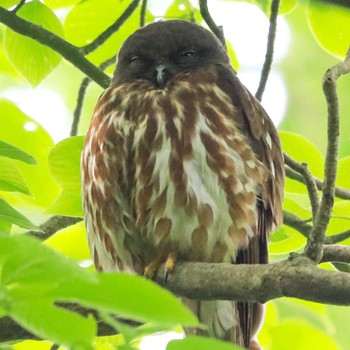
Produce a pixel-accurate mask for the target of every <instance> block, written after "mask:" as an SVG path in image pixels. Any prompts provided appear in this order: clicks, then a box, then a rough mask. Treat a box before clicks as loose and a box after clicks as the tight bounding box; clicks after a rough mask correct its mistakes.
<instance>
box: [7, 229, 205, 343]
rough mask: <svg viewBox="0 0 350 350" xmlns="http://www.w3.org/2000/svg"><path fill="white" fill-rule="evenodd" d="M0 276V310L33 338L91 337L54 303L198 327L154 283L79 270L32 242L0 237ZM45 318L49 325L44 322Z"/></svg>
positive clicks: (81, 323)
mask: <svg viewBox="0 0 350 350" xmlns="http://www.w3.org/2000/svg"><path fill="white" fill-rule="evenodd" d="M0 271H1V280H0V288H1V291H2V298H0V307H2V308H3V309H4V310H5V311H7V313H8V314H9V316H10V317H13V318H14V319H15V320H16V321H17V322H19V323H20V324H22V325H24V326H25V327H26V328H27V329H28V330H30V331H33V332H34V333H35V334H37V335H38V336H42V337H49V338H51V340H54V341H57V342H62V343H64V344H67V345H71V344H72V342H76V341H79V339H80V338H79V337H82V339H81V340H84V339H86V338H89V337H91V334H92V333H93V331H94V330H93V327H92V323H91V324H90V322H89V321H86V320H85V319H82V318H81V317H80V316H79V317H78V316H77V315H74V316H73V315H70V314H67V311H64V310H60V309H58V308H56V306H54V305H53V304H54V303H55V302H56V301H61V302H78V303H79V304H81V305H85V306H88V307H92V308H95V309H97V310H100V311H101V312H107V313H115V314H118V315H120V316H122V317H126V318H129V319H130V318H131V319H134V320H138V321H145V322H153V323H156V324H161V325H162V326H169V327H170V326H175V325H177V324H180V323H181V324H184V325H189V326H198V325H199V323H198V321H197V320H196V318H195V316H194V315H193V314H192V313H191V312H190V311H189V310H187V309H186V308H185V307H184V306H183V305H182V304H181V302H180V301H179V300H178V299H177V298H176V297H175V296H173V295H172V294H171V293H170V292H169V291H167V290H165V289H162V288H161V287H159V286H158V285H156V284H155V283H153V282H151V281H149V280H146V279H144V278H143V277H140V276H135V275H128V274H124V273H109V274H107V273H100V274H97V273H96V272H93V271H89V270H86V269H83V268H81V267H79V265H77V264H76V263H74V262H73V261H72V260H70V259H67V258H65V257H63V256H62V255H60V254H58V253H57V252H55V251H53V250H52V249H49V248H48V247H45V246H44V245H43V244H42V243H41V242H40V241H39V240H38V239H34V238H33V237H29V236H24V235H21V236H9V235H5V234H0ZM38 310H41V311H38ZM48 314H50V315H51V318H50V319H51V321H49V320H48V319H47V322H45V319H46V318H47V317H48ZM52 315H55V316H54V317H52ZM56 317H57V319H56ZM65 323H67V325H69V327H66V326H65ZM75 323H76V324H77V327H75V325H74V324H75ZM68 328H70V329H71V330H72V329H74V330H75V331H74V332H72V331H70V332H69V331H68ZM77 330H79V332H78V331H77ZM75 333H81V335H79V334H75ZM77 338H79V339H77ZM87 340H89V339H87Z"/></svg>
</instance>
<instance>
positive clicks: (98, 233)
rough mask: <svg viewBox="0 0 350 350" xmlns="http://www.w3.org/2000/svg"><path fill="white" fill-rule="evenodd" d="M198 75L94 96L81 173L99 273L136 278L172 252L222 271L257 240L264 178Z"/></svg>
mask: <svg viewBox="0 0 350 350" xmlns="http://www.w3.org/2000/svg"><path fill="white" fill-rule="evenodd" d="M206 72H207V73H206V74H205V78H203V74H201V72H200V70H198V71H197V72H196V74H194V73H191V74H190V75H188V74H187V75H186V74H183V75H179V77H177V78H176V79H175V80H174V81H173V82H172V83H171V84H170V85H168V86H167V87H166V88H165V89H163V90H157V89H155V88H154V87H152V86H151V85H150V84H148V83H147V82H142V81H137V82H133V83H129V84H121V85H118V86H111V87H110V88H109V89H108V90H107V91H106V92H105V94H104V95H103V96H102V98H101V100H100V102H99V104H98V107H97V109H96V111H95V114H94V118H93V121H92V123H91V126H90V130H89V132H88V134H87V137H86V141H85V147H84V151H83V155H82V163H83V166H82V169H83V197H84V209H85V220H86V226H87V231H88V237H89V244H90V248H91V251H92V252H93V257H94V260H95V265H96V266H97V267H100V268H101V269H103V270H104V271H106V270H107V271H108V270H130V271H135V272H137V273H142V272H143V269H144V267H145V266H147V265H148V264H149V263H150V262H151V261H152V260H154V259H155V258H157V257H159V256H161V255H164V256H165V255H166V254H168V253H169V252H170V251H174V250H175V251H176V252H177V253H178V256H179V259H183V260H186V261H207V262H228V261H231V260H234V259H235V254H236V251H237V249H242V248H245V247H246V246H247V245H248V242H249V239H250V238H251V237H253V236H254V235H255V234H256V227H257V211H256V203H257V198H258V196H259V191H260V188H261V186H262V185H263V183H264V181H265V178H266V170H265V168H264V166H263V165H262V163H261V162H260V161H259V160H258V159H257V158H256V155H255V154H254V152H253V151H252V149H251V147H250V145H249V142H248V140H247V138H246V136H245V135H244V134H243V133H242V131H241V130H239V128H238V127H237V126H236V124H235V107H234V106H233V105H232V101H231V100H230V98H229V97H228V96H227V95H226V94H225V93H224V92H223V91H222V90H221V89H220V88H219V87H218V86H217V84H216V76H215V74H214V73H213V74H208V71H206ZM111 106H112V107H111ZM96 203H98V204H96Z"/></svg>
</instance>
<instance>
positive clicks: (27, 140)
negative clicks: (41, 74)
mask: <svg viewBox="0 0 350 350" xmlns="http://www.w3.org/2000/svg"><path fill="white" fill-rule="evenodd" d="M0 110H1V117H2V118H3V119H2V120H3V122H2V123H1V127H0V139H1V140H3V141H5V142H7V143H9V144H11V145H14V146H16V147H18V148H20V149H21V150H23V151H25V152H27V153H28V154H31V155H32V156H33V157H35V159H36V160H37V162H38V165H36V166H34V167H33V166H32V165H29V164H25V163H23V162H17V163H16V166H17V167H18V169H19V170H20V171H21V173H22V175H23V177H24V178H25V181H26V184H27V186H28V188H30V192H31V194H32V196H24V195H22V194H18V193H8V194H6V196H5V195H4V197H6V199H7V200H8V201H9V202H10V203H12V204H14V203H15V204H16V206H17V205H19V204H20V205H22V206H24V205H25V206H28V205H35V206H42V207H46V206H47V205H49V204H50V203H51V202H52V201H53V199H54V198H55V197H56V196H57V193H58V190H59V188H58V186H57V184H56V183H55V182H54V180H53V179H52V176H51V174H50V172H49V169H48V164H47V157H48V152H49V148H50V147H52V146H53V141H52V139H51V137H50V136H49V134H48V133H47V132H46V131H45V130H44V129H43V128H42V127H41V126H40V125H39V124H38V123H37V122H36V121H34V120H33V119H32V118H29V117H28V116H27V115H25V114H24V113H23V112H21V111H20V110H19V109H18V108H17V107H16V106H15V105H14V104H13V103H11V102H9V101H6V100H2V101H1V100H0ZM5 121H6V122H5ZM29 126H30V128H29ZM28 129H29V130H28Z"/></svg>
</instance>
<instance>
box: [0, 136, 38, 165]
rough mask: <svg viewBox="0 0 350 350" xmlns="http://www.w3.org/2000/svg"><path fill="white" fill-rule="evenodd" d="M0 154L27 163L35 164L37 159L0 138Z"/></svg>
mask: <svg viewBox="0 0 350 350" xmlns="http://www.w3.org/2000/svg"><path fill="white" fill-rule="evenodd" d="M0 156H2V157H8V158H12V159H16V160H20V161H21V162H24V163H27V164H37V161H36V160H35V158H34V157H32V156H31V155H30V154H28V153H27V152H24V151H22V150H21V149H20V148H18V147H15V146H12V145H10V144H9V143H7V142H4V141H1V140H0Z"/></svg>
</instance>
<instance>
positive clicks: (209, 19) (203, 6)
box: [199, 0, 227, 49]
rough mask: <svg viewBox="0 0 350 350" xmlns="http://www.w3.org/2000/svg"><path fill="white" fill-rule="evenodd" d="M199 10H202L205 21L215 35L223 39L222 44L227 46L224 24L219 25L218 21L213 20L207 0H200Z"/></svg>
mask: <svg viewBox="0 0 350 350" xmlns="http://www.w3.org/2000/svg"><path fill="white" fill-rule="evenodd" d="M199 10H200V12H201V15H202V17H203V19H204V21H205V23H206V24H207V25H208V27H209V28H210V30H211V31H212V32H213V33H214V34H215V36H216V37H217V38H218V39H219V40H220V41H221V43H222V45H223V46H224V48H225V49H227V48H226V41H225V36H224V30H223V28H222V26H217V25H216V23H215V22H214V20H213V17H212V16H211V14H210V12H209V9H208V4H207V0H199Z"/></svg>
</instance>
